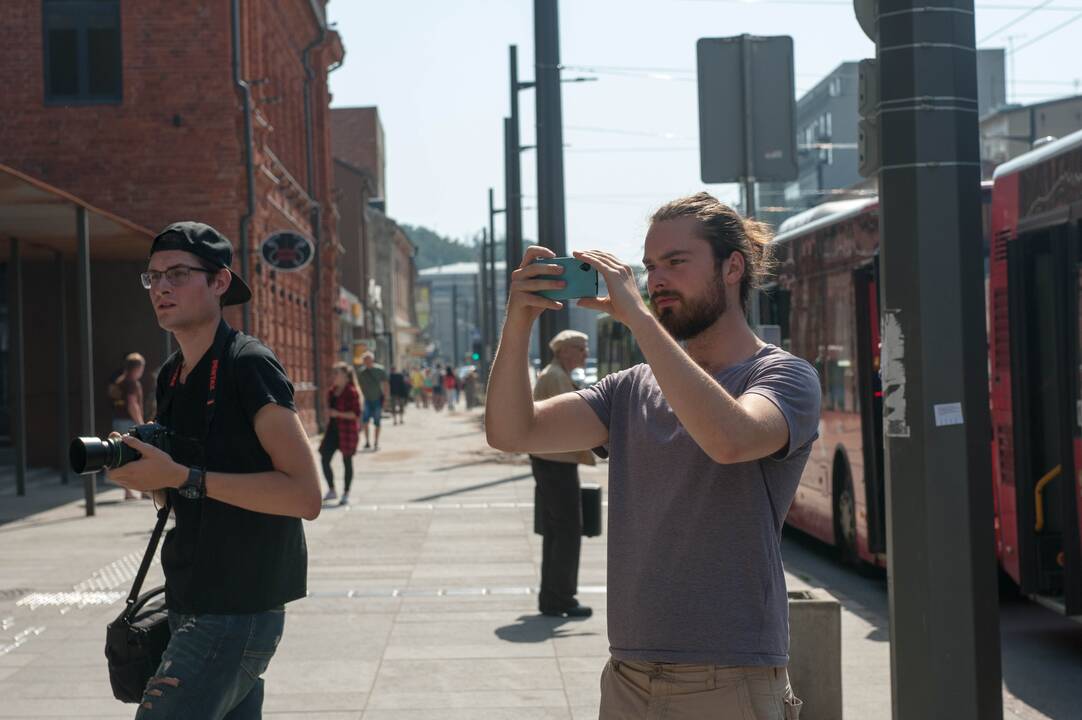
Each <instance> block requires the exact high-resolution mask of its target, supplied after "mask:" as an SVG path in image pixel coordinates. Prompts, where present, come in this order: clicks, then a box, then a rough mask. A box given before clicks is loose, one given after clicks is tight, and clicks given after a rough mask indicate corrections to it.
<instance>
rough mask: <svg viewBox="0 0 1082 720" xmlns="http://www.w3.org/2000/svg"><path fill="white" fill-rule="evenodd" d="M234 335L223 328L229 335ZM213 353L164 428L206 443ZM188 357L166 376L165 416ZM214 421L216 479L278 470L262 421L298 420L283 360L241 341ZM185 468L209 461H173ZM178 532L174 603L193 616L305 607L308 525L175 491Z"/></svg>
mask: <svg viewBox="0 0 1082 720" xmlns="http://www.w3.org/2000/svg"><path fill="white" fill-rule="evenodd" d="M230 332H232V330H231V329H230V328H229V326H228V325H226V324H225V322H224V321H223V322H222V324H221V325H220V326H219V328H218V333H219V337H220V334H221V333H230ZM211 355H212V350H208V351H207V353H206V354H205V355H204V356H203V357H202V358H201V359H200V360H199V362H198V363H196V365H195V367H193V368H192V370H191V372H190V373H189V374H188V377H187V379H186V380H185V382H184V383H180V382H179V381H178V382H177V383H176V386H175V387H174V388H173V389H172V391H171V392H173V393H174V395H173V400H172V402H171V404H170V405H169V407H168V408H164V409H165V415H164V416H161V417H159V418H158V422H160V423H162V424H163V425H165V426H166V427H168V428H169V429H170V430H172V431H173V432H176V433H178V434H180V435H182V436H185V437H189V438H202V437H203V435H204V433H205V432H206V430H205V415H204V413H205V411H206V407H207V394H208V390H209V385H210V365H211ZM179 362H180V354H179V353H176V354H174V355H173V356H172V357H171V358H170V359H169V360H168V361H166V364H165V365H164V366H163V367H162V369H161V371H160V372H159V373H158V385H157V399H158V407H159V408H162V407H163V402H164V401H165V398H166V395H167V394H168V393H169V392H170V388H169V382H170V380H171V379H172V377H173V374H174V370H175V369H176V365H177V363H179ZM217 375H218V378H217V389H216V400H215V411H214V418H213V420H212V422H211V426H210V434H209V437H207V440H206V444H205V446H204V450H205V456H206V457H205V463H206V469H207V471H208V472H213V471H218V472H226V473H256V472H265V471H269V470H273V469H274V466H273V464H272V462H271V459H270V456H269V455H268V454H267V452H266V451H265V450H264V449H263V446H262V445H260V443H259V438H258V436H257V435H256V433H255V426H254V421H255V415H256V413H257V412H258V411H259V410H260V409H261V408H262V407H263V406H264V405H266V404H267V403H277V404H278V405H281V406H282V407H285V408H289V409H290V410H295V409H296V408H295V406H294V404H293V385H292V384H291V383H290V382H289V378H288V377H287V376H286V373H285V370H284V369H283V368H282V366H281V364H280V363H279V362H278V359H277V358H276V357H275V355H274V353H273V352H272V351H271V350H270V348H268V347H267V346H266V345H264V344H263V343H261V342H260V341H259V340H257V339H255V338H253V337H250V336H248V335H244V334H242V333H239V332H238V333H236V334H235V335H234V336H233V338H232V341H230V342H227V343H226V344H225V350H224V352H223V353H222V357H221V360H220V364H219V369H218V374H217ZM174 459H175V460H177V461H178V462H180V463H183V464H185V465H198V464H199V463H200V462H201V460H203V459H202V458H186V457H174ZM169 495H170V497H171V499H172V503H173V508H174V510H175V512H176V526H175V527H174V528H173V529H172V530H170V531H169V534H168V535H166V538H165V543H164V544H163V545H162V569H163V570H164V571H165V593H166V602H167V603H168V606H169V608H170V609H171V610H175V611H177V612H181V613H185V614H201V613H213V614H234V613H256V612H263V611H265V610H269V609H271V608H275V607H278V606H279V605H282V604H284V603H287V602H289V601H291V600H296V599H297V598H301V597H304V595H305V594H306V592H307V585H306V582H307V575H308V549H307V546H306V544H305V540H304V526H303V524H302V522H301V520H300V518H291V517H284V516H280V515H267V514H264V513H259V512H253V511H251V510H245V509H243V508H239V507H236V506H235V505H229V504H227V503H223V502H219V501H217V500H213V499H211V498H204V499H203V500H186V499H184V498H182V497H180V495H179V494H178V493H177V492H176V491H175V490H170V491H169Z"/></svg>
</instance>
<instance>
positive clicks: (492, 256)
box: [485, 188, 506, 355]
mask: <svg viewBox="0 0 1082 720" xmlns="http://www.w3.org/2000/svg"><path fill="white" fill-rule="evenodd" d="M505 211H506V209H505V208H497V207H495V199H494V194H493V189H492V188H489V189H488V239H489V254H488V260H489V267H488V297H487V298H486V300H485V302H487V303H488V318H489V322H491V323H492V327H491V328H490V335H489V337H491V338H492V354H493V355H495V354H496V345H497V343H499V341H500V318H499V316H498V314H497V312H496V287H497V286H496V216H497V215H499V214H500V213H502V212H505ZM505 264H506V262H505Z"/></svg>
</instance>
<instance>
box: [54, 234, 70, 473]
mask: <svg viewBox="0 0 1082 720" xmlns="http://www.w3.org/2000/svg"><path fill="white" fill-rule="evenodd" d="M56 300H57V303H58V304H59V308H58V310H57V314H56V319H57V329H56V332H57V336H56V348H57V350H56V428H57V430H56V442H57V445H56V447H57V453H58V455H59V462H58V463H57V467H58V468H60V482H62V483H64V484H65V485H67V484H68V479H69V477H70V475H71V473H70V472H69V469H68V443H69V442H70V441H71V437H70V433H71V397H70V396H69V395H68V393H69V391H70V388H69V387H68V278H67V275H66V274H65V273H64V253H62V252H60V251H59V250H58V251H57V252H56Z"/></svg>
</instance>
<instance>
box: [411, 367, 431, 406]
mask: <svg viewBox="0 0 1082 720" xmlns="http://www.w3.org/2000/svg"><path fill="white" fill-rule="evenodd" d="M410 392H411V393H412V394H413V402H414V404H415V405H416V406H417V407H419V408H420V407H425V408H427V407H428V398H427V397H425V374H424V372H423V371H422V370H421V366H420V365H414V366H413V370H411V371H410Z"/></svg>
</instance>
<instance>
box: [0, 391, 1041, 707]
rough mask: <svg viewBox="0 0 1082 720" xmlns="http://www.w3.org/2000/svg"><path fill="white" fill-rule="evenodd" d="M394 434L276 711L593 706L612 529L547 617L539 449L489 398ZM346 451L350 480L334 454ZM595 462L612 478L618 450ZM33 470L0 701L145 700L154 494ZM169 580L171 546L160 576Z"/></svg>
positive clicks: (295, 632) (848, 701) (333, 516)
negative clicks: (145, 600)
mask: <svg viewBox="0 0 1082 720" xmlns="http://www.w3.org/2000/svg"><path fill="white" fill-rule="evenodd" d="M381 445H382V449H381V450H380V451H379V452H376V453H370V452H361V453H358V455H357V456H356V457H355V459H354V467H355V469H356V473H357V478H356V479H355V482H354V488H353V493H352V499H353V504H352V506H350V507H349V508H348V509H347V508H339V507H336V506H335V507H331V506H328V507H326V508H325V509H324V511H323V514H322V515H320V517H319V518H318V519H317V520H316V521H314V522H311V523H306V532H307V537H308V543H309V557H310V569H309V590H310V593H311V594H310V596H309V597H308V598H305V599H304V600H301V601H298V602H295V603H292V604H291V605H290V606H289V609H288V613H287V620H286V631H285V637H284V640H283V642H282V645H281V648H280V650H279V652H278V654H277V656H276V657H275V659H274V661H273V662H272V664H271V667H270V670H269V671H268V673H267V676H266V681H267V700H266V705H265V714H266V716H267V717H269V718H275V719H277V720H282V719H284V718H328V719H331V720H334V719H337V718H352V719H356V718H365V719H367V720H381V719H390V718H396V719H405V718H440V720H458V719H459V718H462V719H465V718H471V719H472V718H478V717H483V718H485V720H502V719H505V718H506V719H507V720H511V719H513V720H532V719H541V718H545V719H553V720H555V719H557V718H564V719H566V718H573V719H575V720H582V719H585V718H596V717H597V704H598V697H599V690H598V679H599V676H600V672H601V669H602V666H603V664H604V662H605V660H606V658H607V649H608V644H607V637H606V627H605V606H606V602H607V597H606V594H605V588H604V586H605V543H606V538H607V533H606V534H605V535H603V536H602V537H600V538H592V539H585V540H584V542H583V553H582V565H581V571H580V589H581V593H580V598H581V600H582V601H583V602H584V603H586V604H589V605H592V606H593V607H594V609H595V614H594V616H593V617H592V618H590V619H589V620H586V621H565V620H554V619H549V618H543V617H541V616H539V615H537V611H536V603H537V596H536V589H535V586H536V583H537V580H538V577H539V574H540V573H539V562H540V543H539V540H540V539H539V538H538V537H537V536H535V535H534V534H533V533H532V524H533V507H532V503H533V485H534V483H533V480H532V478H531V475H530V468H529V465H528V464H527V463H526V461H525V459H524V458H520V457H511V456H506V455H502V454H500V453H497V452H495V451H492V450H491V449H489V448H487V447H486V446H485V443H484V438H483V435H482V433H481V430H480V416H479V413H478V412H477V411H473V412H469V413H466V412H458V413H453V414H448V413H446V412H444V413H442V414H436V413H435V412H433V411H431V410H417V409H414V408H412V407H411V408H410V410H409V411H408V413H407V418H406V423H405V424H404V425H401V426H397V427H395V426H393V425H390V424H388V425H387V426H386V427H385V428H384V437H383V438H382V442H381ZM336 471H337V477H338V478H339V480H340V478H341V464H340V462H337V461H336ZM582 475H583V479H584V480H585V481H593V482H598V483H600V484H602V485H604V484H605V478H606V466H605V465H601V466H598V467H597V468H585V469H584V470H583V473H582ZM30 490H31V496H32V497H30V498H29V499H18V498H14V497H13V496H12V495H11V494H10V493H4V492H3V491H2V490H0V506H3V507H2V508H0V523H4V524H0V698H2V701H0V718H44V717H53V718H59V717H65V718H66V717H79V718H117V719H119V718H130V717H131V716H132V715H133V712H134V707H133V706H125V705H122V704H120V703H118V702H116V701H115V700H113V699H112V696H111V693H110V691H109V686H108V680H107V677H106V669H105V660H104V657H103V654H102V649H103V643H104V632H105V625H106V623H107V622H109V621H110V620H111V619H112V618H113V617H114V616H115V615H116V614H117V613H118V612H119V610H120V607H121V603H120V600H121V598H122V597H123V596H124V595H125V594H126V592H127V590H128V588H129V587H130V583H131V578H132V577H133V576H134V573H135V569H136V566H137V564H138V560H139V558H140V557H141V553H142V550H143V548H144V547H145V544H146V541H147V538H148V536H149V531H150V528H151V526H152V525H153V519H154V517H153V512H152V510H151V506H150V504H149V503H148V502H145V501H137V502H128V503H125V502H121V501H120V497H121V491H120V490H119V489H111V490H106V491H104V492H102V493H100V494H99V496H98V497H99V506H98V516H97V517H95V518H90V519H87V518H84V517H83V507H82V501H81V498H82V490H81V485H80V484H79V483H73V485H72V486H68V487H67V488H63V487H61V486H59V485H57V484H56V483H55V480H54V481H52V483H49V482H48V481H45V480H41V479H38V480H37V481H36V482H35V484H34V486H32V487H31V488H30ZM339 490H341V484H340V482H339ZM35 493H38V494H39V495H38V496H37V499H35V497H34V495H35ZM42 496H46V499H47V501H46V502H43V501H42V500H41V497H42ZM35 503H36V504H35ZM22 504H25V505H22ZM41 508H45V509H44V510H42V509H41ZM11 518H18V519H15V520H11ZM787 542H788V541H787ZM797 549H798V548H794V551H795V550H797ZM805 554H806V553H805ZM786 558H787V562H788V560H789V550H786ZM794 558H795V560H796V565H795V566H794V567H793V568H790V569H791V570H795V571H796V572H797V573H799V574H802V575H803V576H804V577H803V578H801V577H798V576H797V575H794V574H790V575H789V582H790V588H791V589H793V588H796V587H800V586H801V585H802V584H803V583H804V582H810V583H812V584H819V583H818V582H817V579H816V578H815V577H814V574H815V567H814V562H811V561H808V562H807V563H804V564H803V565H802V564H801V563H802V560H801V557H800V556H799V554H796V553H795V552H794ZM808 568H811V569H810V570H809V569H808ZM160 581H161V575H160V568H158V567H157V566H155V568H154V570H153V571H152V574H151V577H150V578H149V579H148V585H147V586H148V587H150V586H152V585H154V584H157V583H158V582H160ZM846 605H847V607H846V609H845V610H844V611H843V618H842V622H843V625H842V632H843V644H844V651H843V672H844V689H845V716H846V717H847V718H850V719H854V720H879V719H883V720H886V719H887V718H889V717H890V681H889V647H888V644H887V642H886V637H885V632H886V630H885V628H884V627H883V626H882V621H881V619H880V618H877V617H876V616H875V615H874V614H873V613H869V612H868V611H867V609H866V608H862V607H861V605H860V604H858V602H855V601H853V600H847V601H846ZM797 692H798V693H799V688H798V690H797ZM1008 716H1009V717H1026V718H1029V717H1043V716H1042V715H1040V714H1029V713H1019V714H1018V715H1012V714H1010V713H1009V714H1008Z"/></svg>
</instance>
